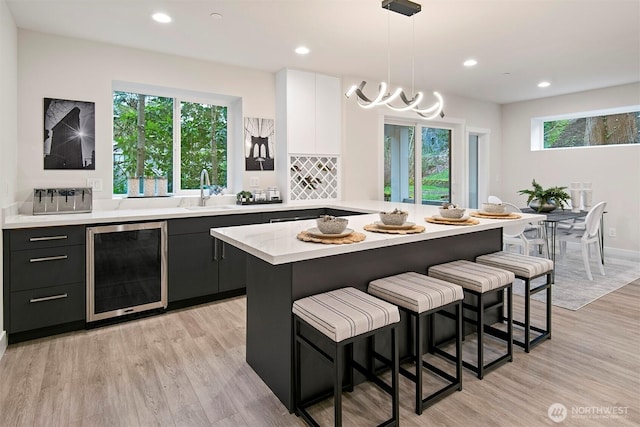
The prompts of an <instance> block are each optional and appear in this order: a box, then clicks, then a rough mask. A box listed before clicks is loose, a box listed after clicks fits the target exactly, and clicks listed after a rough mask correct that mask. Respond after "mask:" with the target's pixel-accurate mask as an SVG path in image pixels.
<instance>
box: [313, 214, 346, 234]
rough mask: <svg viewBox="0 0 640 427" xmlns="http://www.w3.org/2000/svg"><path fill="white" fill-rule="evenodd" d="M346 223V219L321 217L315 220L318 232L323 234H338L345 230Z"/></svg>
mask: <svg viewBox="0 0 640 427" xmlns="http://www.w3.org/2000/svg"><path fill="white" fill-rule="evenodd" d="M348 223H349V220H348V219H346V218H338V217H333V218H326V217H321V218H318V219H317V220H316V224H317V225H318V230H320V232H321V233H323V234H340V233H342V232H343V231H344V230H345V228H347V224H348Z"/></svg>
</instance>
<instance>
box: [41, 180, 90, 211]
mask: <svg viewBox="0 0 640 427" xmlns="http://www.w3.org/2000/svg"><path fill="white" fill-rule="evenodd" d="M92 205H93V191H92V189H91V188H89V187H80V188H34V189H33V214H34V215H50V214H58V213H65V214H66V213H86V212H91V209H92Z"/></svg>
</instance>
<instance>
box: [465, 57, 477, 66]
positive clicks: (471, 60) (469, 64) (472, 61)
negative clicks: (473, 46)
mask: <svg viewBox="0 0 640 427" xmlns="http://www.w3.org/2000/svg"><path fill="white" fill-rule="evenodd" d="M477 64H478V61H476V60H475V59H467V60H466V61H464V62H463V63H462V65H464V66H465V67H473V66H474V65H477Z"/></svg>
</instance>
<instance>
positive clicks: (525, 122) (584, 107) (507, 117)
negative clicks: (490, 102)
mask: <svg viewBox="0 0 640 427" xmlns="http://www.w3.org/2000/svg"><path fill="white" fill-rule="evenodd" d="M638 104H640V84H631V85H624V86H617V87H612V88H607V89H600V90H593V91H587V92H581V93H575V94H571V95H563V96H556V97H551V98H544V99H538V100H535V101H529V102H519V103H514V104H509V105H504V106H503V107H502V140H503V145H502V147H503V150H502V171H503V175H504V178H505V179H504V180H503V185H502V187H501V188H500V192H498V193H496V194H497V195H499V196H501V197H502V198H503V199H504V200H505V201H510V202H515V203H517V204H519V205H523V204H524V203H525V202H526V198H525V197H524V196H520V195H519V194H518V193H517V191H518V190H520V189H524V188H529V187H530V185H531V180H532V179H533V178H535V179H536V181H538V182H539V183H540V184H541V185H542V186H544V187H550V186H556V185H559V186H567V187H568V186H569V185H570V183H571V182H574V181H577V182H585V181H590V182H592V183H593V202H594V204H595V203H596V202H598V201H602V200H604V201H606V202H607V208H606V210H607V214H605V216H604V218H605V223H604V225H605V236H606V237H605V246H607V247H612V248H618V249H621V250H629V251H635V252H638V251H640V220H639V219H638V218H640V145H638V144H636V145H628V146H612V147H606V146H604V147H588V148H574V149H562V150H547V151H531V148H530V147H531V119H532V118H533V117H540V116H548V115H555V114H564V113H574V112H583V111H590V110H599V109H604V108H613V107H622V106H630V105H638ZM609 228H615V229H616V234H617V237H609V236H608V231H609Z"/></svg>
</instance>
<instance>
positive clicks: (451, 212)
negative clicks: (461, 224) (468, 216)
mask: <svg viewBox="0 0 640 427" xmlns="http://www.w3.org/2000/svg"><path fill="white" fill-rule="evenodd" d="M465 211H466V209H463V208H451V209H449V208H440V216H441V217H443V218H451V219H460V218H462V217H463V216H464V212H465Z"/></svg>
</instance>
